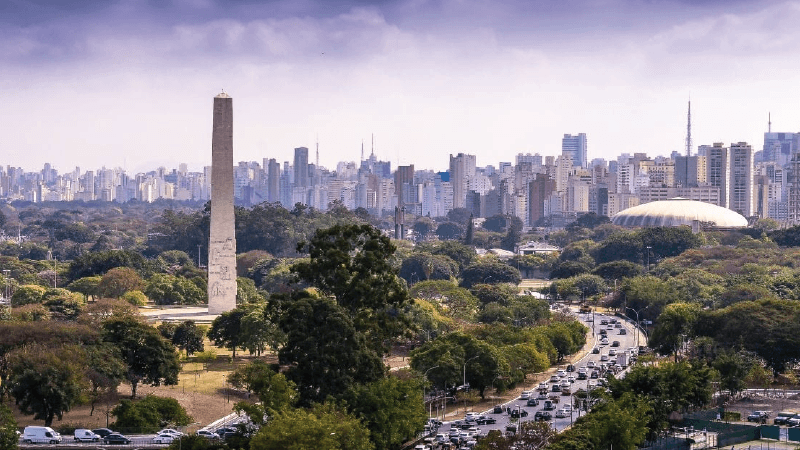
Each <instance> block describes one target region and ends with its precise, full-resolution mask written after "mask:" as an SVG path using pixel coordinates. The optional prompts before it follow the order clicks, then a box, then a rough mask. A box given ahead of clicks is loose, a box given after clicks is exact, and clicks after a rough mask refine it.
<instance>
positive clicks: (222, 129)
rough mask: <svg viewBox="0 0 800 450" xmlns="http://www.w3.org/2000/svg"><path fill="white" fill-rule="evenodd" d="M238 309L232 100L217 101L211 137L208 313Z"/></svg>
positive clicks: (221, 97) (220, 97) (220, 98)
mask: <svg viewBox="0 0 800 450" xmlns="http://www.w3.org/2000/svg"><path fill="white" fill-rule="evenodd" d="M234 308H236V228H235V224H234V216H233V99H232V98H231V97H230V96H229V95H228V94H226V93H224V92H223V93H221V94H219V95H217V96H216V97H214V128H213V132H212V135H211V236H210V239H209V242H208V312H209V314H221V313H223V312H226V311H230V310H232V309H234Z"/></svg>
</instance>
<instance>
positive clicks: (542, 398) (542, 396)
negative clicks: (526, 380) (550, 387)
mask: <svg viewBox="0 0 800 450" xmlns="http://www.w3.org/2000/svg"><path fill="white" fill-rule="evenodd" d="M536 400H547V394H546V393H544V392H541V393H539V395H537V396H536Z"/></svg>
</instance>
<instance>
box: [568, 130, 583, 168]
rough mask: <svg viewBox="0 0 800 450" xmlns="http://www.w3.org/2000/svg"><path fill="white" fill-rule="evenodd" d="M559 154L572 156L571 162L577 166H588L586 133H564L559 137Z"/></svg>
mask: <svg viewBox="0 0 800 450" xmlns="http://www.w3.org/2000/svg"><path fill="white" fill-rule="evenodd" d="M561 155H562V156H569V157H571V158H572V164H573V165H575V166H578V167H584V168H586V167H589V160H588V157H587V153H586V133H578V134H576V135H575V136H573V135H571V134H565V135H564V138H563V139H561Z"/></svg>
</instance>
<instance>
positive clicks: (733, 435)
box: [682, 412, 761, 447]
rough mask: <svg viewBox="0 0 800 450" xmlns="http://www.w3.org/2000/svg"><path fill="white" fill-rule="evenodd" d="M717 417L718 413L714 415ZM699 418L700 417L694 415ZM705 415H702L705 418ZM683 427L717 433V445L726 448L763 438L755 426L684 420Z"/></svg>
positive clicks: (694, 419)
mask: <svg viewBox="0 0 800 450" xmlns="http://www.w3.org/2000/svg"><path fill="white" fill-rule="evenodd" d="M713 415H714V416H716V412H714V413H713ZM693 416H694V417H698V415H693ZM703 416H705V414H704V415H700V417H703ZM682 426H684V427H694V429H695V430H704V429H705V430H707V431H709V432H713V433H717V445H718V446H720V447H724V446H726V445H734V444H740V443H742V442H747V441H754V440H757V439H759V438H760V437H761V432H760V430H759V427H757V426H753V425H742V424H736V423H725V422H719V421H716V420H702V419H696V418H692V419H684V421H683V423H682Z"/></svg>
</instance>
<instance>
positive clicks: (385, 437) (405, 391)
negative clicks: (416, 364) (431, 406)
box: [344, 377, 428, 450]
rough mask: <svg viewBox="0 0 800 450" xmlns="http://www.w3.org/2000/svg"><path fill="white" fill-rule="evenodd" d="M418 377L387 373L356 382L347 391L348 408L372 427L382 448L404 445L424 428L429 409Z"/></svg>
mask: <svg viewBox="0 0 800 450" xmlns="http://www.w3.org/2000/svg"><path fill="white" fill-rule="evenodd" d="M421 388H422V387H421V386H420V384H419V382H418V381H414V380H400V379H398V378H396V377H386V378H384V379H382V380H378V381H375V382H373V383H369V384H365V385H364V384H357V385H354V386H352V387H351V388H350V389H349V390H348V391H347V392H346V393H345V395H344V402H345V405H346V407H347V410H348V411H349V412H350V413H351V414H353V415H354V416H356V417H358V418H360V419H361V420H362V422H363V424H364V425H365V426H366V427H367V428H368V429H369V431H370V436H371V438H372V442H373V443H374V444H375V448H376V449H378V450H384V449H385V450H389V449H395V448H400V447H401V446H402V444H404V443H406V442H408V441H411V440H413V439H414V437H416V436H417V434H419V432H420V431H422V428H423V427H424V426H425V422H426V420H427V417H428V416H427V412H426V411H425V405H424V404H423V401H422V392H421Z"/></svg>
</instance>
